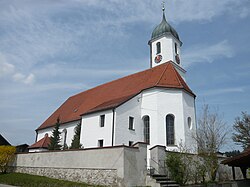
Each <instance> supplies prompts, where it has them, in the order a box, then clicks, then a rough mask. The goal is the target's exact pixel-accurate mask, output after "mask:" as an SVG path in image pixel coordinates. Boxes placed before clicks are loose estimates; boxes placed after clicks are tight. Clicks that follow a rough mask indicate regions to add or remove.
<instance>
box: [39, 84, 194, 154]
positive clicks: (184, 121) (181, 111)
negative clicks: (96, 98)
mask: <svg viewBox="0 0 250 187" xmlns="http://www.w3.org/2000/svg"><path fill="white" fill-rule="evenodd" d="M101 115H105V121H104V126H103V127H101V124H100V123H101V122H100V118H101ZM167 115H172V116H174V144H173V145H167V134H166V131H167V129H166V116H167ZM145 116H149V119H150V121H149V122H150V143H149V145H148V148H149V149H150V148H151V147H153V146H155V145H162V146H166V148H167V150H170V151H172V150H178V146H179V145H180V144H182V145H183V146H185V148H187V149H189V150H190V151H191V152H196V143H195V141H194V139H193V138H192V135H193V134H194V133H195V132H196V116H195V99H194V96H193V95H190V94H189V93H187V92H186V91H184V90H180V89H166V88H151V89H147V90H144V91H143V92H142V93H140V94H138V95H136V96H135V97H133V98H132V99H130V100H128V101H127V102H125V103H124V104H122V105H120V106H119V107H117V108H115V109H113V110H112V109H110V110H105V111H101V112H95V113H91V114H87V115H83V116H82V120H81V138H80V142H81V144H82V146H83V147H84V148H93V147H99V146H100V142H99V141H102V145H101V146H114V145H123V144H124V145H129V142H130V143H136V142H144V124H143V117H145ZM130 117H132V118H133V128H132V129H129V118H130ZM188 121H189V122H188ZM78 123H79V121H75V122H71V123H67V124H63V125H61V126H60V131H61V132H62V134H61V136H62V139H61V142H62V143H61V144H62V145H63V141H64V140H63V135H64V133H63V130H64V129H66V130H67V136H66V143H67V145H68V146H70V145H71V141H72V138H73V136H74V128H75V127H76V125H77V124H78ZM188 123H189V124H188ZM52 130H53V128H47V129H44V130H40V131H38V137H37V141H38V140H40V139H41V138H43V137H44V135H45V133H48V135H49V136H51V134H52Z"/></svg>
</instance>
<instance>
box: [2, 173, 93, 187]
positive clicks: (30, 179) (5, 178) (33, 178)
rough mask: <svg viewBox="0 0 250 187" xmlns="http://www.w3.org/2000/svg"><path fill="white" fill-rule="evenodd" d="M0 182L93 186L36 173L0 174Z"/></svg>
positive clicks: (39, 186) (55, 186)
mask: <svg viewBox="0 0 250 187" xmlns="http://www.w3.org/2000/svg"><path fill="white" fill-rule="evenodd" d="M0 183H2V184H10V185H15V186H22V187H34V186H35V187H44V186H48V187H66V186H70V187H78V186H79V187H87V186H93V185H88V184H85V183H77V182H70V181H65V180H58V179H51V178H48V177H42V176H37V175H29V174H23V173H9V174H0Z"/></svg>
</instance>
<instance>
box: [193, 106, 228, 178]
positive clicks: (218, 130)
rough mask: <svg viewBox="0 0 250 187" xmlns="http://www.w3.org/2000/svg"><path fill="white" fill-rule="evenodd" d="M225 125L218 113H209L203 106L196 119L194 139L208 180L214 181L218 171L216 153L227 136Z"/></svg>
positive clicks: (206, 107) (207, 108) (207, 107)
mask: <svg viewBox="0 0 250 187" xmlns="http://www.w3.org/2000/svg"><path fill="white" fill-rule="evenodd" d="M227 129H228V128H227V127H226V123H225V122H224V121H223V120H222V117H220V115H219V114H218V112H214V113H211V112H210V110H209V106H208V105H207V104H205V105H204V106H203V108H202V113H201V116H200V118H199V119H198V127H197V133H196V135H194V139H195V140H196V142H197V145H198V153H199V155H200V156H202V157H203V159H204V162H205V164H206V167H207V172H208V174H209V177H210V180H212V181H214V180H215V178H216V173H217V170H218V166H219V165H218V158H217V152H218V151H219V150H220V149H221V148H222V147H223V145H225V143H226V140H227V135H228V132H229V131H228V130H227Z"/></svg>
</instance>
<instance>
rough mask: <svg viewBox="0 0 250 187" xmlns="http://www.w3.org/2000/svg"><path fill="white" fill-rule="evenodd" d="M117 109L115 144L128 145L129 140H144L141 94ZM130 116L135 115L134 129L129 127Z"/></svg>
mask: <svg viewBox="0 0 250 187" xmlns="http://www.w3.org/2000/svg"><path fill="white" fill-rule="evenodd" d="M115 111H116V123H115V145H122V144H124V145H128V144H129V141H133V142H134V143H136V142H139V141H140V142H141V141H144V139H143V128H142V120H141V99H140V94H139V95H137V96H135V97H133V98H132V99H130V100H129V101H127V102H126V103H124V104H123V105H121V106H119V107H118V108H116V110H115ZM129 116H131V117H134V130H130V129H129Z"/></svg>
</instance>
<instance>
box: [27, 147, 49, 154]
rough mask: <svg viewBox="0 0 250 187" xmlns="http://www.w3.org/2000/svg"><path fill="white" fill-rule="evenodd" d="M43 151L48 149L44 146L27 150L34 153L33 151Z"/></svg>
mask: <svg viewBox="0 0 250 187" xmlns="http://www.w3.org/2000/svg"><path fill="white" fill-rule="evenodd" d="M43 151H48V149H44V148H37V149H29V152H30V153H34V152H43Z"/></svg>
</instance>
